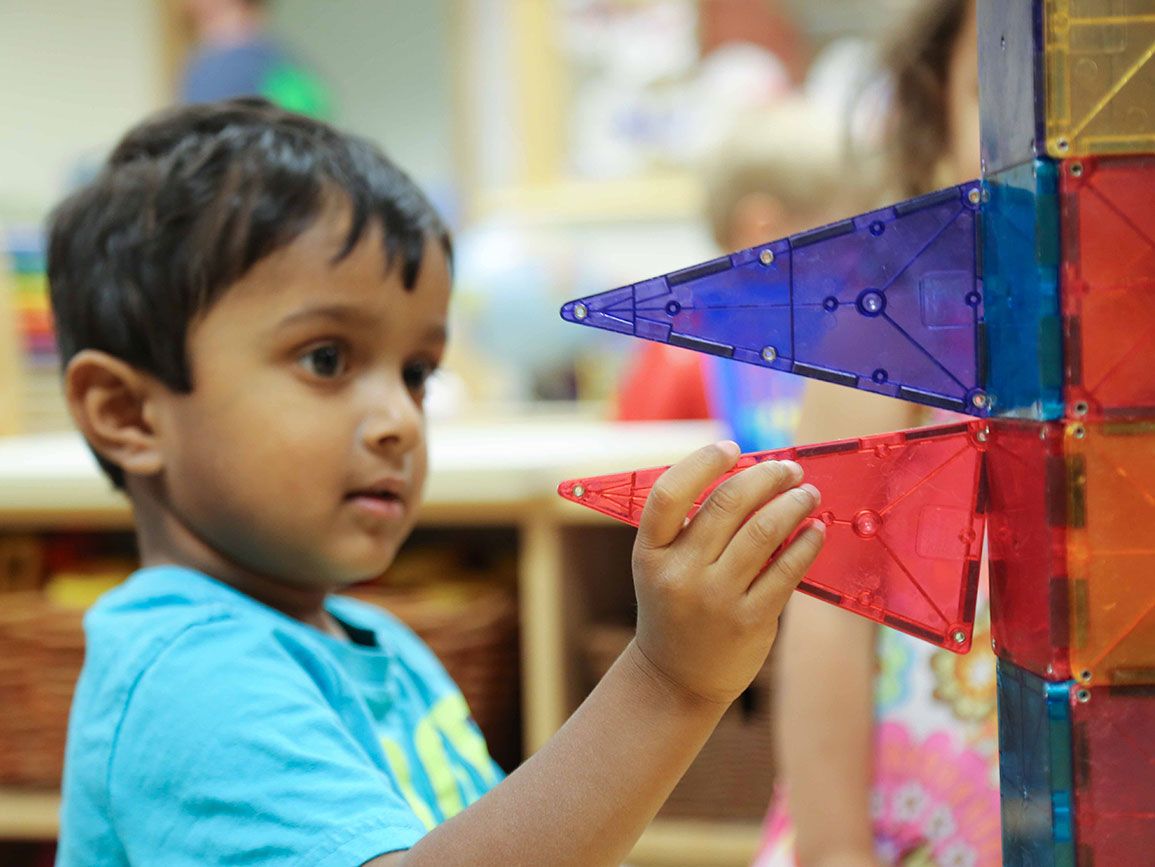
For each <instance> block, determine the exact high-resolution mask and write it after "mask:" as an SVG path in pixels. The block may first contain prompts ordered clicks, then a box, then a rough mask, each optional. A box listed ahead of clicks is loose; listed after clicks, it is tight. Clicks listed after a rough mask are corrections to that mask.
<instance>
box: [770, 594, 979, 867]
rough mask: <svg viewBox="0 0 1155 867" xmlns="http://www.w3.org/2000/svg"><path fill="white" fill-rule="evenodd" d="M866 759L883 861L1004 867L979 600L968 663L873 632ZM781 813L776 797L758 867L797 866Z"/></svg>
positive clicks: (786, 818) (891, 634) (912, 641)
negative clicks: (870, 758)
mask: <svg viewBox="0 0 1155 867" xmlns="http://www.w3.org/2000/svg"><path fill="white" fill-rule="evenodd" d="M984 578H985V576H984ZM874 760H875V768H874V785H873V791H872V793H871V795H872V799H871V803H872V812H873V818H874V832H875V848H876V851H877V854H878V858H879V860H880V861H882V863H884V864H901V865H904V867H913V865H934V867H996V865H999V864H1001V863H1002V857H1001V832H1000V825H999V775H998V725H997V718H996V698H995V658H994V654H993V653H992V651H991V643H990V609H989V606H988V604H987V599H986V596H985V594H983V595H982V596H980V598H979V605H978V612H977V615H976V618H975V631H974V642H973V645H972V650H971V652H970V653H968V654H966V655H963V656H960V655H957V654H954V653H951V652H949V651H946V650H942V649H941V648H938V647H934V646H932V645H930V644H927V643H926V642H923V641H919V640H918V639H916V638H911V637H909V636H907V635H904V634H902V633H900V632H896V631H894V630H892V629H880V630H879V638H878V674H877V679H876V681H875V756H874ZM785 807H786V804H785V798H784V797H782V796H781V793H779V797H778V798H777V799H776V802H775V804H774V805H773V806H772V807H771V810H770V814H769V816H768V817H767V822H766V826H765V837H764V843H763V847H762V851H761V853H760V854H759V856H758V858H757V860H756V861H755V865H756V867H793V865H794V864H795V863H796V862H795V859H794V834H793V829H792V827H791V822H790V818H789V816H788V814H787V813H786V809H785Z"/></svg>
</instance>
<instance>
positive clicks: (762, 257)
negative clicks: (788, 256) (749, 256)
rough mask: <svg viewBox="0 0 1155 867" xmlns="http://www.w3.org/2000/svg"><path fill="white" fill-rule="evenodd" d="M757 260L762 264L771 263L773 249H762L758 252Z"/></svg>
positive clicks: (772, 260)
mask: <svg viewBox="0 0 1155 867" xmlns="http://www.w3.org/2000/svg"><path fill="white" fill-rule="evenodd" d="M758 261H759V262H761V263H762V264H763V265H770V264H772V263H773V262H774V251H773V250H763V251H762V252H761V253H759V254H758Z"/></svg>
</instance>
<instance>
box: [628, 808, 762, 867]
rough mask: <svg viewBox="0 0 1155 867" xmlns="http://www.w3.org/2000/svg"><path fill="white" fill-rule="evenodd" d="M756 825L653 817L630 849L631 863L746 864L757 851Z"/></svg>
mask: <svg viewBox="0 0 1155 867" xmlns="http://www.w3.org/2000/svg"><path fill="white" fill-rule="evenodd" d="M760 839H761V829H760V828H759V827H758V826H757V825H746V824H740V823H737V822H735V823H728V822H697V821H689V820H674V819H657V820H655V821H654V823H653V824H652V825H650V827H649V828H647V829H646V832H645V833H644V834H643V835H642V838H641V839H640V840H639V841H638V845H637V846H635V847H634V851H633V852H631V853H630V858H629V863H630V865H631V867H651V865H652V867H657V865H661V867H683V865H684V867H747V865H748V864H749V863H750V862H751V861H753V860H754V856H755V855H756V854H757V852H758V844H759V841H760Z"/></svg>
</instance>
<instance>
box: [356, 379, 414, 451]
mask: <svg viewBox="0 0 1155 867" xmlns="http://www.w3.org/2000/svg"><path fill="white" fill-rule="evenodd" d="M424 430H425V425H424V416H423V415H422V412H421V408H420V407H419V406H418V405H417V403H416V402H415V401H414V400H413V398H412V396H411V395H409V393H408V392H405V393H404V394H402V395H389V396H382V395H378V396H377V399H376V400H375V401H374V402H373V404H372V405H371V406H370V407H369V409H368V411H367V412H366V414H365V418H364V421H363V422H362V423H361V438H362V441H363V442H364V444H365V447H366V448H368V449H370V450H372V451H382V450H390V451H398V452H407V451H409V450H410V449H412V448H413V447H414V446H416V445H417V444H418V443H419V442H420V441H421V438H422V436H423V435H424Z"/></svg>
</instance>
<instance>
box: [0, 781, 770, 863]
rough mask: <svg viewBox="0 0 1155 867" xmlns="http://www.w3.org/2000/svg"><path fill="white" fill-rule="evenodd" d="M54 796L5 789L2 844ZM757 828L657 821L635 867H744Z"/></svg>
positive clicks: (48, 822) (49, 814) (46, 825)
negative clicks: (659, 866) (654, 866)
mask: <svg viewBox="0 0 1155 867" xmlns="http://www.w3.org/2000/svg"><path fill="white" fill-rule="evenodd" d="M59 814H60V796H59V795H58V794H57V793H55V792H23V791H19V790H14V789H0V840H52V839H55V837H56V835H57V833H58V832H59V828H60V820H59ZM759 837H760V831H759V828H758V826H756V825H743V824H737V823H735V824H728V823H717V822H694V821H687V820H671V819H658V820H656V821H655V822H654V823H653V824H652V825H650V827H649V828H647V829H646V832H645V833H644V834H643V835H642V838H641V839H640V840H639V841H638V845H637V846H635V847H634V850H633V852H631V853H630V861H629V863H630V864H631V865H632V867H650V865H665V867H680V865H685V867H745V865H747V864H749V863H750V861H751V860H752V859H753V857H754V854H755V853H756V852H757V851H758V841H759Z"/></svg>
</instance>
